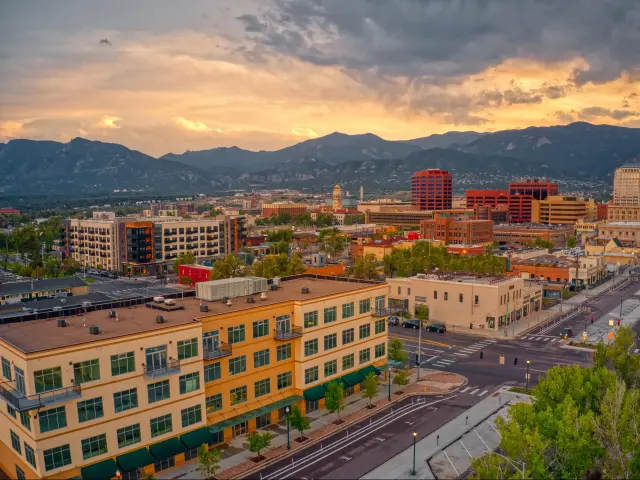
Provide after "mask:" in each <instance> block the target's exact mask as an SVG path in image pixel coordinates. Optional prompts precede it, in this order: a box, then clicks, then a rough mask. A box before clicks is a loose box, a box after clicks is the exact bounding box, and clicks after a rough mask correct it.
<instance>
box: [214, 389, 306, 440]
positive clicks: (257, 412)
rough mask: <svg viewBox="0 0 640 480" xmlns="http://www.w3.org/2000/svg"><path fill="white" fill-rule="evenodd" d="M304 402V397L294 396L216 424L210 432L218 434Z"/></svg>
mask: <svg viewBox="0 0 640 480" xmlns="http://www.w3.org/2000/svg"><path fill="white" fill-rule="evenodd" d="M299 400H302V397H299V396H297V395H292V396H291V397H287V398H283V399H282V400H278V401H277V402H274V403H271V404H269V405H265V406H263V407H260V408H257V409H255V410H251V411H250V412H247V413H243V414H242V415H239V416H237V417H234V418H231V419H229V420H224V421H222V422H220V423H216V424H215V425H212V426H211V427H208V428H209V431H210V432H211V433H212V434H213V433H218V432H221V431H222V430H224V429H225V428H229V427H233V426H234V425H237V424H239V423H242V422H246V421H247V420H251V419H252V418H254V417H258V416H260V415H264V414H265V413H269V412H271V411H273V410H277V409H279V408H283V407H286V406H288V405H291V404H293V403H296V402H297V401H299Z"/></svg>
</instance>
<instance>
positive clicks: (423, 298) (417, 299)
mask: <svg viewBox="0 0 640 480" xmlns="http://www.w3.org/2000/svg"><path fill="white" fill-rule="evenodd" d="M416 303H427V297H419V296H418V295H416Z"/></svg>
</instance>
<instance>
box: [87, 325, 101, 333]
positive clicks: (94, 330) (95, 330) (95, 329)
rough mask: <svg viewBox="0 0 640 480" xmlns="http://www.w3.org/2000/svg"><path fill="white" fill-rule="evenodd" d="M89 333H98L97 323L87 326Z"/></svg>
mask: <svg viewBox="0 0 640 480" xmlns="http://www.w3.org/2000/svg"><path fill="white" fill-rule="evenodd" d="M89 333H90V334H91V335H98V334H99V333H100V327H99V326H98V325H91V326H90V327H89Z"/></svg>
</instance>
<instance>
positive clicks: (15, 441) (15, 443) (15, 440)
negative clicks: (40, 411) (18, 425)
mask: <svg viewBox="0 0 640 480" xmlns="http://www.w3.org/2000/svg"><path fill="white" fill-rule="evenodd" d="M9 432H10V433H11V447H12V448H13V449H14V450H15V451H16V452H18V454H19V455H22V445H21V444H20V437H19V436H18V435H16V433H15V432H14V431H13V430H9Z"/></svg>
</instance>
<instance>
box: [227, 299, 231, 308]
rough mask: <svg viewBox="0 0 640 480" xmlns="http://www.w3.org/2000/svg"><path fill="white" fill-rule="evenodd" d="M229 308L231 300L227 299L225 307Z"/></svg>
mask: <svg viewBox="0 0 640 480" xmlns="http://www.w3.org/2000/svg"><path fill="white" fill-rule="evenodd" d="M230 306H231V299H228V300H227V307H230Z"/></svg>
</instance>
